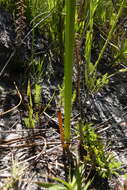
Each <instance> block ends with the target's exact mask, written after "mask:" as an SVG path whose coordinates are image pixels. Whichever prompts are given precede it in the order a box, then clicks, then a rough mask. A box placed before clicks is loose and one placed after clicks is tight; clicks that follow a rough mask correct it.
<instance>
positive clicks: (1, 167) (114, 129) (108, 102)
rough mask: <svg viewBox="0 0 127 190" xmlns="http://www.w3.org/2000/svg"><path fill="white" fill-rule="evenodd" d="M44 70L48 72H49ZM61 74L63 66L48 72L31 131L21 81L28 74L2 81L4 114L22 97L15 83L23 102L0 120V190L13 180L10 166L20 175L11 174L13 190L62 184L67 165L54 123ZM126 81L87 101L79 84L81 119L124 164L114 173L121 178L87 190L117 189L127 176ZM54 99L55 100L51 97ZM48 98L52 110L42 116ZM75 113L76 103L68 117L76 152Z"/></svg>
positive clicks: (118, 80)
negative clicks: (57, 180)
mask: <svg viewBox="0 0 127 190" xmlns="http://www.w3.org/2000/svg"><path fill="white" fill-rule="evenodd" d="M48 68H50V69H49V70H48ZM81 69H82V70H83V67H82V68H81ZM62 70H63V69H62V66H61V74H60V66H59V67H58V72H57V67H56V66H55V67H53V66H52V68H51V67H47V76H50V79H49V80H48V77H44V80H42V81H41V83H40V84H41V85H42V103H41V104H42V107H41V111H42V114H40V118H39V121H38V122H37V123H36V127H35V128H34V129H30V128H26V126H25V124H24V120H23V119H24V117H26V116H27V115H28V112H27V103H28V102H27V97H26V84H27V82H26V83H25V82H24V81H25V80H26V81H27V77H25V76H26V74H23V73H19V74H18V75H16V74H15V73H13V72H11V73H10V74H5V76H4V77H2V78H1V81H0V102H1V104H0V112H1V113H4V112H5V111H6V110H10V109H11V108H13V107H15V106H16V105H18V103H19V101H20V98H21V97H19V94H18V93H17V90H16V88H15V86H14V84H13V82H14V81H15V82H16V84H17V87H18V89H19V92H20V93H21V96H22V103H21V104H20V105H19V106H18V107H17V108H15V109H14V110H12V111H11V110H10V112H9V113H7V114H1V115H0V152H1V154H0V189H3V190H4V189H9V187H8V184H9V183H10V184H11V183H12V181H13V177H12V168H13V167H15V168H16V169H17V171H18V172H17V173H16V174H15V178H16V179H17V182H16V183H15V185H14V187H15V189H21V190H24V189H32V190H33V189H36V190H37V189H44V188H39V187H38V186H37V185H36V182H44V181H45V182H51V181H52V180H51V178H52V177H60V178H62V179H66V172H65V171H66V170H65V167H64V166H65V165H64V164H65V163H66V162H67V160H66V157H65V156H64V154H63V149H62V146H61V141H60V133H59V127H58V121H57V98H58V94H59V91H58V86H57V85H58V78H59V77H61V76H62ZM58 73H59V75H60V76H59V75H58ZM24 75H25V76H24ZM25 78H26V79H25ZM74 80H75V79H74ZM126 80H127V78H126V74H122V75H117V76H115V77H114V78H112V79H111V80H110V82H109V84H108V85H107V86H105V87H104V88H103V89H102V90H101V91H100V92H98V93H96V94H94V95H90V96H89V98H88V97H86V93H85V92H86V90H85V88H84V85H83V83H82V82H81V91H80V101H81V105H82V117H84V118H86V120H87V121H88V122H92V123H94V127H95V130H96V132H97V134H99V135H100V136H101V137H102V138H103V142H104V143H105V144H106V147H107V150H108V151H110V152H111V153H113V155H114V157H115V158H116V160H117V161H119V162H121V163H122V165H121V168H120V169H119V171H118V172H119V176H117V177H115V176H114V177H112V179H111V180H109V181H106V183H105V182H104V181H103V180H102V179H99V180H98V179H97V180H96V181H95V187H94V188H91V189H97V190H104V189H105V190H108V189H114V190H115V189H116V188H117V187H116V186H118V185H117V184H119V185H121V184H123V183H124V177H123V175H124V174H125V173H126V171H127V166H126V164H127V152H126V150H127V105H126V102H127V101H126V100H127V95H126V94H127V86H126ZM74 85H75V82H74ZM54 92H55V95H54ZM53 96H54V98H52V97H53ZM51 98H52V101H51V103H50V106H49V107H48V109H47V110H45V111H44V112H43V110H44V108H45V107H46V105H47V104H48V102H49V100H51ZM79 109H80V108H79V105H77V104H74V107H73V114H72V133H73V138H72V144H73V146H74V147H77V143H78V142H77V140H76V136H75V125H76V121H77V120H78V118H80V113H79ZM73 146H72V152H73V150H74V147H73ZM107 150H106V151H107ZM74 155H75V153H74ZM74 157H75V156H74ZM66 164H67V163H66ZM13 169H14V168H13ZM16 169H15V170H16ZM13 175H14V174H13Z"/></svg>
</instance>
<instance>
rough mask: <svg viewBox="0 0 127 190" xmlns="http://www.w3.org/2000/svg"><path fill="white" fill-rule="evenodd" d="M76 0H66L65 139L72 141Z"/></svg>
mask: <svg viewBox="0 0 127 190" xmlns="http://www.w3.org/2000/svg"><path fill="white" fill-rule="evenodd" d="M75 5H76V0H66V4H65V6H66V25H65V58H64V87H65V89H64V112H65V119H64V127H65V131H64V133H65V141H66V143H67V144H69V143H70V117H71V106H72V105H71V99H72V67H73V44H74V22H75Z"/></svg>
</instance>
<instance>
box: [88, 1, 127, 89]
mask: <svg viewBox="0 0 127 190" xmlns="http://www.w3.org/2000/svg"><path fill="white" fill-rule="evenodd" d="M101 2H102V0H94V1H93V0H92V1H90V3H89V22H88V24H87V25H88V26H87V28H88V30H87V32H86V42H85V59H86V68H85V82H86V86H87V88H88V89H89V91H90V92H92V93H93V92H97V91H98V90H100V89H101V88H102V87H103V86H104V85H105V84H107V83H108V81H109V78H110V77H111V76H112V75H111V76H109V75H108V74H107V73H106V74H104V75H102V76H101V77H98V76H97V66H98V64H99V63H100V60H101V58H102V56H103V54H104V51H105V49H106V47H107V45H108V43H109V42H110V39H111V36H112V34H113V32H114V31H115V29H116V24H117V22H118V19H119V18H120V15H121V13H122V9H123V6H124V2H125V0H122V2H121V5H120V8H119V11H118V13H117V14H116V15H115V20H114V22H112V25H111V29H110V31H109V33H108V36H107V38H106V41H105V43H104V45H103V47H102V49H101V51H100V53H99V56H98V59H97V60H96V62H95V64H93V63H92V62H91V50H92V42H93V24H94V19H95V16H96V11H97V8H98V6H99V5H100V4H101ZM101 16H102V15H101ZM112 17H113V18H114V14H112ZM111 19H112V18H111ZM123 72H126V69H125V70H124V71H123Z"/></svg>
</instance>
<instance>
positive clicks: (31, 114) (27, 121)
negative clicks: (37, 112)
mask: <svg viewBox="0 0 127 190" xmlns="http://www.w3.org/2000/svg"><path fill="white" fill-rule="evenodd" d="M27 97H28V105H27V106H28V117H27V118H25V119H24V122H25V125H26V127H28V128H35V120H34V110H33V101H32V92H31V85H30V81H28V86H27Z"/></svg>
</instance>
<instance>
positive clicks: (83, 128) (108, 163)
mask: <svg viewBox="0 0 127 190" xmlns="http://www.w3.org/2000/svg"><path fill="white" fill-rule="evenodd" d="M79 131H80V140H81V143H82V144H81V146H82V147H84V150H85V151H86V152H87V155H85V156H84V162H85V164H86V165H87V164H88V165H91V167H92V169H94V170H96V171H97V172H98V174H99V175H100V176H102V177H103V178H110V177H111V176H112V175H117V174H118V173H117V170H118V169H119V168H120V166H121V163H119V162H117V161H116V160H115V159H114V157H113V155H112V154H111V153H109V152H106V151H105V146H104V144H103V142H102V140H101V139H100V137H99V136H98V135H97V134H96V133H95V131H94V127H93V125H92V124H90V123H86V124H85V125H82V124H80V125H79ZM79 151H80V150H79Z"/></svg>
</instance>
